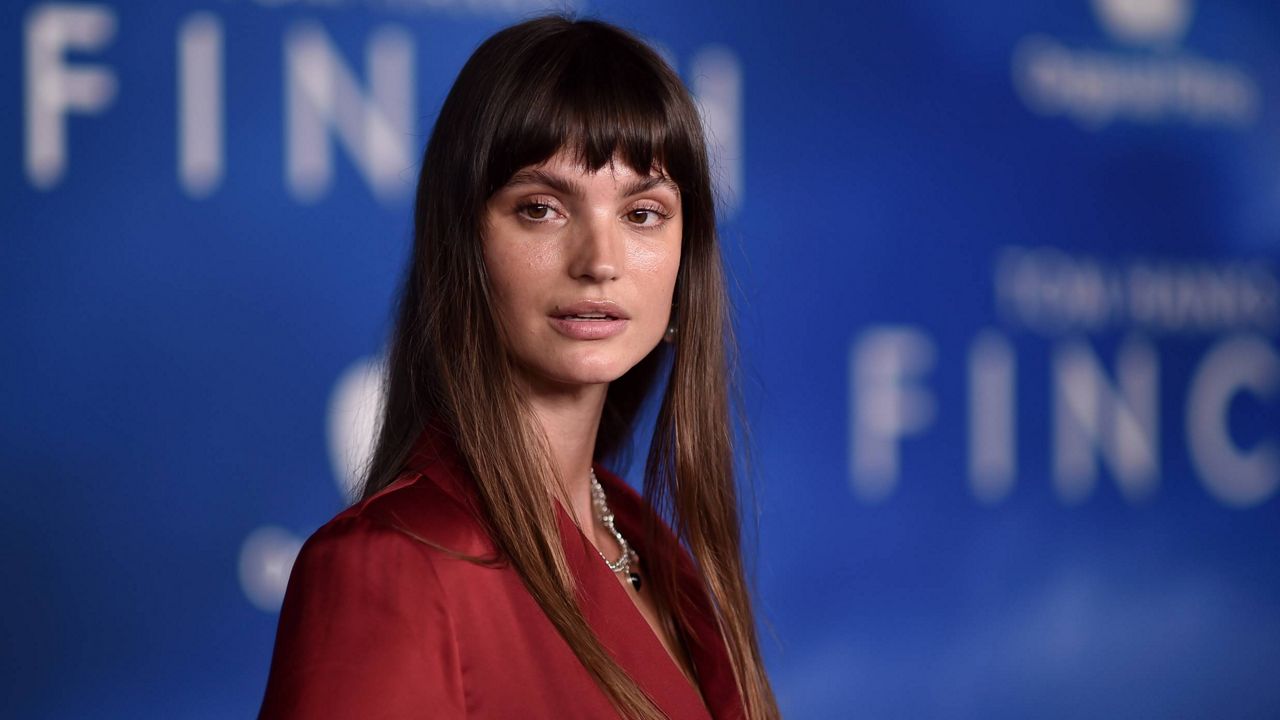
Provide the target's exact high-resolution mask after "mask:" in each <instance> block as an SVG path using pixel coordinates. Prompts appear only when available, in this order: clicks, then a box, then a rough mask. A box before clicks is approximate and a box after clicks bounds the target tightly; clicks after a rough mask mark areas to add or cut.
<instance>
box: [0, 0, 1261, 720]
mask: <svg viewBox="0 0 1280 720" xmlns="http://www.w3.org/2000/svg"><path fill="white" fill-rule="evenodd" d="M540 7H541V4H540V3H537V2H533V1H532V0H252V1H251V0H221V1H218V2H212V1H210V2H194V1H191V0H182V1H175V2H152V3H147V2H84V3H77V4H63V3H46V2H28V1H25V0H19V1H18V2H9V3H6V4H4V5H3V7H0V28H3V30H0V32H2V33H3V36H4V38H5V41H4V42H3V43H2V44H0V47H3V51H2V52H3V55H2V57H0V99H2V104H3V108H4V109H5V112H3V113H0V139H2V140H3V144H2V146H0V147H2V150H0V152H3V167H4V171H3V174H2V175H0V195H2V196H3V198H4V199H3V201H0V202H2V203H3V208H4V209H3V212H2V213H0V298H2V299H3V308H4V310H3V314H2V315H0V317H3V323H4V325H3V327H4V333H5V342H4V351H3V353H2V355H0V357H3V363H4V365H3V377H4V381H3V382H4V393H3V396H4V400H5V401H4V409H3V411H2V412H0V423H2V425H0V438H2V440H0V442H2V443H3V445H2V446H0V447H3V456H2V458H0V459H2V460H3V465H2V466H0V467H2V468H3V473H4V482H5V484H4V495H5V500H4V508H5V512H4V517H3V526H4V531H3V538H4V542H3V557H4V558H5V567H6V569H7V576H8V578H9V579H8V582H7V587H8V589H7V590H5V591H3V601H2V602H3V605H2V606H0V610H2V611H3V612H2V614H0V617H2V618H3V619H2V620H0V622H2V623H3V630H4V640H3V645H2V647H3V650H0V662H2V663H3V666H2V667H0V670H2V672H0V702H2V703H3V704H2V706H0V714H3V715H4V716H6V717H24V718H25V717H31V718H54V717H57V718H81V717H130V718H133V717H165V718H229V717H246V716H251V715H252V714H253V713H254V712H255V711H256V709H257V706H258V703H259V701H260V699H261V694H262V690H263V687H264V683H265V678H266V672H267V666H268V662H269V659H270V653H271V646H272V642H273V638H274V631H275V626H276V618H277V616H276V611H277V609H278V605H279V600H280V595H281V593H282V591H283V588H284V583H285V581H286V580H287V577H288V572H289V567H290V563H291V561H292V557H293V554H294V553H296V551H297V547H298V545H299V543H300V542H301V540H302V539H303V538H305V537H306V536H307V535H308V534H310V533H311V532H312V531H313V530H314V529H315V528H316V527H317V526H319V525H320V524H321V523H322V522H324V521H325V520H327V519H328V518H329V517H331V516H332V515H333V514H334V513H336V512H337V511H338V510H340V509H341V508H342V507H343V506H344V505H345V504H346V502H347V497H346V492H347V487H348V483H349V476H350V469H349V468H350V467H351V466H352V464H353V463H354V462H358V460H359V459H360V458H361V457H362V453H363V452H364V451H365V450H366V449H367V443H368V440H367V433H368V430H367V428H368V426H369V424H370V422H371V420H372V414H373V411H374V409H375V408H376V401H377V398H376V394H375V393H374V392H373V390H374V388H373V385H372V378H374V377H375V374H376V370H377V363H378V362H379V357H380V355H381V353H382V351H383V343H384V338H385V335H386V332H387V329H388V323H389V316H390V302H391V299H392V293H393V292H394V290H395V285H396V281H397V279H398V277H399V272H400V269H401V266H402V264H403V262H404V260H405V257H406V253H407V249H408V243H409V234H410V228H411V197H412V193H413V185H414V182H415V180H416V166H417V163H418V160H419V155H420V153H421V151H422V147H423V144H424V143H425V140H426V137H427V135H428V133H429V131H430V128H431V124H432V122H433V119H434V117H435V113H436V111H437V109H438V107H439V104H440V102H441V101H442V100H443V97H444V95H445V93H446V92H447V90H448V87H449V84H450V83H451V82H452V80H453V78H454V76H455V75H456V73H457V71H458V69H459V68H460V67H461V65H462V63H463V62H464V61H465V59H466V58H467V56H468V55H469V53H470V51H471V50H472V49H473V48H474V47H475V46H476V45H477V44H478V43H479V42H480V41H481V40H482V39H483V38H484V37H486V36H487V35H489V34H490V33H492V32H493V31H495V30H496V29H498V28H500V27H502V26H504V25H507V24H510V23H512V22H515V21H517V20H520V19H522V18H524V17H527V16H528V15H529V14H531V13H534V12H536V11H538V10H539V9H540ZM559 7H562V8H563V7H567V8H571V9H577V10H579V11H582V12H585V13H588V14H593V15H598V16H601V17H603V18H605V19H609V20H612V21H615V22H618V23H620V24H623V25H625V26H628V27H631V28H633V29H635V30H637V31H638V32H640V33H642V34H644V35H645V36H647V37H649V38H651V39H652V40H653V41H654V42H655V43H656V44H657V45H659V46H660V47H661V48H662V50H663V52H664V53H666V55H667V56H668V57H669V58H670V59H671V61H672V62H673V63H674V64H675V66H676V67H677V68H678V69H679V70H680V72H681V74H682V75H683V76H684V77H685V78H686V80H687V81H688V83H689V84H690V86H691V88H692V89H693V90H694V92H695V94H696V95H697V96H698V98H699V101H700V103H701V104H702V106H703V109H704V115H705V118H706V121H707V126H708V128H709V129H710V130H711V133H712V135H713V137H714V141H715V155H716V167H717V173H718V178H719V184H720V189H721V191H722V193H723V197H724V202H723V208H722V221H723V226H722V227H723V238H724V243H725V252H726V256H727V258H728V261H729V263H730V266H731V270H732V273H733V276H734V279H735V282H736V286H737V291H736V302H737V305H738V313H739V321H740V330H741V336H742V343H743V356H744V360H745V366H746V374H745V377H746V396H747V405H748V411H749V415H750V419H751V421H752V425H753V434H754V438H755V447H756V451H755V465H754V467H755V477H756V491H757V494H758V496H759V508H760V514H759V518H758V526H759V532H758V536H759V552H758V555H756V556H755V557H756V562H755V565H756V568H757V571H758V593H757V598H758V608H759V611H760V615H761V623H762V628H763V632H764V636H763V637H764V646H765V652H766V656H767V661H768V665H769V669H770V671H771V674H772V677H773V679H774V682H775V683H776V689H777V692H778V695H779V699H780V702H781V704H782V707H783V710H784V713H785V714H786V716H787V717H790V718H844V717H858V718H900V717H922V718H978V717H982V718H1006V717H1007V718H1023V717H1029V716H1032V717H1048V718H1054V717H1134V718H1166V717H1235V718H1264V717H1276V716H1277V714H1280V683H1277V682H1276V680H1275V675H1276V668H1277V667H1280V565H1278V564H1277V562H1276V558H1277V553H1278V552H1280V528H1278V527H1277V507H1278V504H1277V499H1276V495H1277V487H1278V486H1280V348H1278V346H1277V330H1278V328H1280V281H1278V279H1277V278H1278V275H1277V260H1278V259H1280V133H1278V132H1277V128H1278V126H1277V119H1276V118H1277V111H1278V110H1280V10H1277V7H1278V6H1276V5H1275V4H1274V3H1269V2H1265V1H1262V0H1258V1H1254V2H1246V1H1244V0H1237V1H1235V2H1228V1H1224V2H1216V3H1197V2H1193V0H1093V1H1092V2H1090V1H1089V0H1067V1H1064V2H1054V3H1010V2H992V1H990V0H985V1H979V2H950V1H948V0H913V1H912V2H894V3H883V2H882V3H873V2H864V3H849V4H835V3H832V4H825V3H813V2H795V3H785V4H784V3H765V2H746V3H729V2H719V3H705V4H695V3H686V2H670V1H668V0H655V1H654V2H651V3H645V4H643V5H635V4H630V3H621V2H599V3H594V4H591V5H585V4H578V5H572V4H570V5H560V6H559ZM632 477H633V478H634V477H635V475H634V473H633V474H632Z"/></svg>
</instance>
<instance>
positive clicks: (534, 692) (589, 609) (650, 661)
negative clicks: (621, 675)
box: [260, 430, 743, 720]
mask: <svg viewBox="0 0 1280 720" xmlns="http://www.w3.org/2000/svg"><path fill="white" fill-rule="evenodd" d="M595 470H596V475H597V476H598V477H599V479H600V483H601V485H603V486H604V488H605V492H606V494H607V495H608V498H609V506H610V509H611V510H612V511H613V512H614V515H615V516H616V522H617V525H618V529H619V530H620V531H621V532H622V534H623V535H624V536H625V537H626V538H627V540H628V542H630V543H632V544H633V545H635V546H636V552H637V553H639V554H640V557H641V558H642V561H643V559H644V558H646V557H647V555H646V554H645V553H646V551H645V548H644V547H642V546H641V545H640V544H639V543H641V542H642V541H643V539H644V538H643V534H642V525H641V523H642V522H643V516H644V513H645V512H647V511H648V508H647V505H646V504H645V502H644V500H643V498H642V497H641V496H640V495H638V494H637V493H636V492H635V491H634V490H632V489H631V487H630V486H628V485H627V484H626V483H625V482H623V481H622V480H621V479H619V478H618V477H617V476H616V475H614V474H613V473H610V472H608V471H606V470H605V469H604V468H601V467H599V466H596V468H595ZM477 502H478V501H477V500H476V498H475V490H474V487H473V485H472V481H471V478H470V474H469V473H468V472H467V471H466V470H465V466H464V465H463V463H462V462H461V461H460V458H459V455H458V452H457V450H456V448H455V447H454V445H453V443H452V441H451V440H449V439H448V438H447V436H445V435H443V434H440V433H438V432H435V431H431V430H428V431H426V432H424V433H423V434H422V436H421V437H420V438H419V440H418V442H417V445H416V446H415V449H414V453H413V456H412V459H411V461H410V463H409V465H408V469H407V470H406V471H405V472H404V473H403V474H402V475H401V476H400V477H399V478H397V479H396V481H395V482H394V483H392V484H391V485H389V486H388V487H386V488H385V489H383V490H382V491H381V492H379V493H377V494H376V495H374V496H373V497H371V498H369V499H367V500H365V501H363V502H360V503H358V504H356V505H354V506H352V507H350V508H348V509H347V510H345V511H343V512H342V513H340V514H339V515H338V516H337V517H335V518H333V519H332V520H330V521H329V522H328V523H326V524H325V525H324V526H323V527H321V528H320V529H319V530H317V531H316V532H315V533H314V534H313V535H312V536H311V537H310V538H308V539H307V541H306V543H305V544H303V546H302V550H301V552H300V553H299V554H298V558H297V560H296V561H295V562H294V565H293V571H292V574H291V575H290V577H289V585H288V589H287V590H286V592H285V597H284V604H283V606H282V608H281V611H280V624H279V628H278V630H277V634H276V644H275V651H274V654H273V656H272V660H271V671H270V675H269V677H268V679H267V689H266V696H265V698H264V700H263V703H262V710H261V713H260V718H265V719H275V718H298V719H302V718H306V719H307V720H310V719H312V718H362V719H365V718H368V719H373V718H385V719H387V720H390V719H392V718H503V719H508V718H511V719H514V718H521V719H524V718H528V719H533V718H556V719H557V720H568V719H570V718H616V717H618V714H617V713H616V711H614V710H613V707H612V706H611V705H610V703H609V701H608V699H607V697H606V696H605V694H604V692H603V691H602V690H600V689H599V687H598V686H597V685H596V683H595V682H594V681H593V680H592V679H591V677H590V675H588V673H587V671H586V668H584V667H583V665H582V664H581V662H579V661H578V659H577V657H576V656H575V655H574V654H573V652H572V650H570V649H569V645H568V643H566V642H565V641H564V639H563V638H562V637H561V636H560V634H559V633H558V632H557V631H556V629H555V626H553V625H552V624H551V621H550V620H548V619H547V616H546V615H545V614H544V613H543V611H542V608H541V607H539V606H538V604H537V602H535V601H534V599H533V596H532V595H530V594H529V591H528V590H527V589H525V586H524V584H523V583H522V582H521V580H520V577H519V575H518V574H517V573H516V571H515V570H514V569H513V568H512V567H511V566H509V565H508V566H504V567H501V568H486V567H483V566H480V565H477V564H474V563H471V562H468V561H466V560H461V559H457V558H453V557H451V556H449V555H448V554H446V553H443V552H441V551H439V550H437V549H435V548H432V547H430V546H428V545H426V544H423V543H421V542H418V541H417V540H414V539H413V538H411V537H409V536H408V535H407V534H406V533H404V532H402V531H400V530H398V529H395V527H392V526H393V525H395V526H396V527H400V528H405V529H407V530H409V531H411V532H413V533H415V534H417V535H419V536H421V537H424V538H427V539H429V540H431V541H433V542H436V543H438V544H441V545H443V546H445V547H448V548H451V549H454V550H458V551H460V552H463V553H467V554H471V555H488V554H490V553H491V552H492V551H493V547H494V546H493V544H492V541H491V540H490V538H489V536H488V534H487V533H486V532H485V531H484V530H483V529H482V526H480V525H479V524H478V523H477V522H476V521H475V519H474V516H473V515H472V514H470V513H469V512H468V510H467V509H466V508H467V507H468V506H471V507H476V506H477V505H476V503H477ZM556 512H557V516H558V520H559V526H560V533H561V538H562V543H563V547H564V552H565V555H566V556H567V558H568V561H569V565H570V567H571V568H572V570H573V572H574V574H575V575H576V576H577V578H578V580H579V582H580V583H581V587H582V592H583V596H582V607H583V611H584V613H585V615H586V618H587V621H588V622H589V623H590V624H591V627H592V628H593V629H594V630H595V632H596V634H597V635H598V636H599V638H600V640H601V642H602V643H603V644H604V646H605V648H606V649H607V650H608V651H609V652H610V653H612V654H613V656H614V657H615V658H616V659H617V661H618V662H619V664H620V665H621V666H622V668H623V669H624V670H625V671H627V673H629V674H630V675H631V677H632V678H634V679H635V680H636V681H637V682H638V683H639V684H640V686H641V687H642V688H644V689H645V690H646V691H647V692H648V693H649V694H650V696H651V697H653V698H654V700H655V701H657V703H658V706H659V707H660V708H661V709H662V710H663V711H664V712H666V714H667V716H668V717H670V718H674V719H678V720H684V719H685V718H697V719H700V720H701V719H706V718H716V719H717V720H723V719H724V718H741V717H742V716H743V712H742V709H741V700H740V698H739V695H738V692H737V686H736V684H735V683H734V680H733V673H732V671H731V669H730V666H729V661H728V655H727V653H726V650H725V645H724V642H723V640H722V639H721V636H720V634H719V631H718V630H717V628H716V625H715V621H714V618H713V617H712V616H711V614H710V606H709V604H708V602H707V597H706V594H705V593H704V592H702V591H701V590H698V589H695V590H694V592H693V594H692V596H691V597H688V599H687V600H684V601H686V602H690V603H692V605H691V607H692V608H693V609H694V610H695V615H696V617H697V628H696V634H695V637H693V638H692V639H691V640H692V641H691V642H690V643H689V654H690V659H691V661H692V663H693V664H694V668H695V672H696V675H697V677H698V678H699V682H700V685H701V689H702V695H703V697H705V699H706V704H705V705H704V703H703V699H702V698H700V697H699V694H698V691H697V690H695V689H694V687H693V686H692V685H690V684H689V681H688V680H686V679H685V676H684V674H683V673H681V672H680V670H679V668H678V667H677V666H676V664H675V663H674V662H673V661H672V659H671V657H670V656H669V655H668V654H667V651H666V650H665V649H664V648H663V646H662V643H661V642H660V641H659V640H658V637H657V636H656V635H655V634H654V633H653V630H652V629H651V628H650V627H649V624H648V623H647V622H646V621H645V619H644V616H643V615H641V614H640V611H639V609H638V608H637V607H636V606H635V603H634V602H633V601H632V600H631V598H630V597H629V596H628V595H627V592H626V590H625V589H623V587H622V586H621V584H620V583H619V582H618V580H617V579H616V577H615V576H614V574H613V572H612V571H610V570H609V569H608V567H606V566H605V563H604V560H603V559H601V557H600V555H599V554H598V553H597V552H596V551H595V549H594V548H593V547H592V545H591V544H590V542H589V541H588V540H587V539H586V536H585V535H583V534H582V531H581V530H579V529H578V527H577V526H576V525H574V523H573V521H572V520H570V518H569V515H568V514H567V513H566V512H565V510H564V508H563V506H561V505H560V504H559V503H557V505H556ZM663 531H664V533H666V535H665V537H666V538H668V539H670V540H671V541H672V542H673V541H674V540H673V539H671V535H670V530H669V528H666V527H665V526H664V527H663ZM570 539H572V541H570ZM678 564H679V567H680V572H681V573H682V574H683V575H684V577H685V578H686V581H687V582H686V584H685V586H686V587H690V588H698V587H699V586H698V584H697V583H696V582H695V581H694V580H693V577H694V576H693V569H692V568H693V565H692V562H691V560H690V558H689V555H688V553H687V552H686V551H684V550H683V549H682V550H681V551H680V557H679V558H678ZM682 595H684V594H683V593H682Z"/></svg>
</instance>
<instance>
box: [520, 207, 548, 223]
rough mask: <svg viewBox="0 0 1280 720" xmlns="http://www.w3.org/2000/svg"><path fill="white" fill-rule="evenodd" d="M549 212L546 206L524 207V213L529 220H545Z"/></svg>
mask: <svg viewBox="0 0 1280 720" xmlns="http://www.w3.org/2000/svg"><path fill="white" fill-rule="evenodd" d="M550 210H551V208H549V207H547V206H546V205H538V204H533V205H525V206H524V213H525V215H527V216H528V217H529V219H531V220H542V219H544V218H546V217H547V213H548V212H550Z"/></svg>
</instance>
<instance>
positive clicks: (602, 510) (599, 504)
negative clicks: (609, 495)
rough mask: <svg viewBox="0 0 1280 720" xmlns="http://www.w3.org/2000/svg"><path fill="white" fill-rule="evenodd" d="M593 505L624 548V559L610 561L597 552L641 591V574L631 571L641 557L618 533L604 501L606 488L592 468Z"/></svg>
mask: <svg viewBox="0 0 1280 720" xmlns="http://www.w3.org/2000/svg"><path fill="white" fill-rule="evenodd" d="M591 504H592V505H594V506H595V509H596V517H597V518H598V519H599V520H600V522H602V523H604V526H605V527H606V528H608V529H609V532H611V533H613V536H614V537H615V538H617V540H618V546H619V547H621V548H622V557H620V558H618V559H617V560H609V558H607V557H605V556H604V553H602V552H600V548H596V552H598V553H600V558H601V559H602V560H604V562H605V564H606V565H608V566H609V569H610V570H612V571H614V572H616V573H618V572H620V573H622V574H623V575H624V576H626V578H627V579H628V580H630V581H631V586H632V587H634V588H635V589H636V590H639V589H640V574H639V573H636V572H634V571H632V570H631V562H632V561H633V560H634V561H635V562H637V563H638V562H640V556H639V555H637V554H636V551H635V550H632V549H631V546H630V545H628V544H627V539H626V538H624V537H622V533H620V532H618V528H616V527H614V524H613V513H612V512H611V511H610V510H609V505H608V504H607V503H605V500H604V488H603V487H601V486H600V480H599V479H597V478H596V469H595V468H591Z"/></svg>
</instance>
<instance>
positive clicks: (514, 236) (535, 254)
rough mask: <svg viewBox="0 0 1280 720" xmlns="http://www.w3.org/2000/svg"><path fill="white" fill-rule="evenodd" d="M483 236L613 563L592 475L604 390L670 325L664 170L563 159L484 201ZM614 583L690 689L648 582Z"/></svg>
mask: <svg viewBox="0 0 1280 720" xmlns="http://www.w3.org/2000/svg"><path fill="white" fill-rule="evenodd" d="M484 236H485V237H484V250H485V264H486V268H487V270H488V272H489V276H490V279H491V282H492V286H493V288H494V291H495V292H494V294H495V308H494V310H495V314H496V316H497V317H498V318H499V321H500V322H501V323H502V325H503V329H504V331H505V334H506V338H507V342H508V345H509V349H510V350H511V352H512V354H513V355H514V356H515V358H516V360H517V362H518V365H519V366H520V368H521V371H522V372H521V380H522V381H523V382H524V383H525V384H526V390H527V396H528V398H529V401H530V404H531V406H532V408H533V412H534V415H535V417H536V419H537V420H538V422H539V423H540V424H541V426H542V428H543V429H544V430H545V432H546V436H547V438H548V439H549V442H550V450H551V460H552V463H553V464H554V466H555V470H556V472H557V474H558V475H559V477H560V478H561V479H562V482H563V483H564V488H563V492H564V496H565V497H566V498H567V503H566V509H567V510H568V511H569V513H570V515H571V516H572V517H573V518H574V520H575V522H577V524H578V526H579V527H580V528H582V531H583V533H584V534H585V535H586V536H587V538H588V539H590V540H591V541H592V542H593V543H594V544H595V546H596V548H597V549H599V550H600V551H601V553H602V554H604V555H605V556H606V557H608V558H610V559H613V558H617V557H619V556H620V554H621V548H620V547H619V545H618V542H617V540H616V539H615V538H614V537H613V535H612V534H610V533H609V531H608V529H607V528H605V527H604V525H603V524H602V523H600V522H599V520H598V519H597V518H596V517H595V513H594V512H593V509H592V505H591V487H590V474H589V473H590V468H591V464H592V460H593V457H592V456H593V450H594V448H595V441H596V434H597V431H598V429H599V426H600V417H601V413H602V411H603V408H604V402H605V396H606V394H607V392H608V388H609V383H610V382H612V381H614V380H616V379H618V378H619V377H621V376H622V375H623V374H624V373H626V372H627V371H628V370H630V369H631V368H632V367H634V366H635V364H636V363H638V362H639V361H640V360H641V359H643V358H644V357H645V356H646V355H647V354H648V353H649V352H650V351H651V350H652V349H653V348H654V347H656V346H657V344H658V343H659V342H661V340H662V336H663V333H664V332H665V331H666V328H667V324H668V322H669V320H670V317H671V301H672V295H673V292H674V288H675V280H676V273H677V270H678V269H679V262H680V244H681V236H682V217H681V214H680V197H679V189H678V188H677V187H676V186H675V184H674V183H672V182H670V181H669V180H666V179H665V178H664V177H663V176H662V174H661V172H660V171H655V172H651V173H650V174H649V175H640V174H637V173H636V172H635V171H634V170H632V169H631V168H629V167H627V166H626V165H625V163H621V162H616V163H614V164H607V165H605V166H604V167H603V168H601V169H600V170H599V171H597V172H589V171H587V170H586V169H584V168H582V167H581V166H578V165H576V164H575V163H574V162H573V160H572V158H571V156H570V155H568V154H567V153H565V152H563V151H562V152H560V153H557V154H556V155H553V156H552V157H551V158H550V159H548V160H547V161H546V162H544V163H542V164H541V165H539V166H533V167H530V168H524V169H522V170H521V171H520V172H517V173H516V175H515V176H514V177H513V179H512V181H511V182H509V183H508V184H507V185H506V186H504V187H503V188H500V189H499V190H498V191H497V192H496V193H495V194H494V195H493V197H492V198H490V200H489V203H488V206H487V208H486V215H485V233H484ZM583 302H588V303H591V302H603V303H609V305H608V308H610V310H609V313H610V316H611V317H613V316H620V317H613V319H612V320H610V319H609V318H601V317H586V316H585V315H583V314H581V313H574V314H572V315H568V316H566V315H565V312H566V309H570V310H572V308H574V307H579V308H580V303H583ZM602 307H603V306H602ZM592 312H594V311H592ZM600 321H605V322H600ZM610 323H612V324H610ZM602 327H609V328H612V329H610V330H609V331H608V333H606V334H607V337H590V336H589V335H591V333H596V332H597V331H599V329H600V328H602ZM566 328H567V329H566ZM580 328H581V330H579V329H580ZM552 490H553V492H555V491H556V489H555V488H553V489H552ZM556 494H557V495H558V494H559V493H556ZM616 577H617V578H618V582H619V583H621V585H622V587H623V588H624V590H625V591H626V592H627V595H628V597H630V598H631V599H632V601H634V602H635V604H636V607H637V608H638V609H639V611H640V613H641V615H643V616H644V618H645V620H646V621H648V623H649V626H650V627H651V628H652V629H653V632H654V634H655V635H656V636H657V637H658V639H659V640H660V641H661V642H662V645H663V647H665V648H666V650H667V653H668V654H669V655H671V658H672V661H673V662H674V663H675V664H676V666H677V667H679V668H680V670H681V671H682V672H683V673H684V675H685V677H686V678H688V679H689V681H690V683H691V684H693V685H694V687H695V688H696V683H694V682H693V679H692V673H691V672H690V664H689V661H688V658H687V657H686V656H685V654H684V653H683V651H682V650H681V648H680V644H679V642H678V641H677V640H676V638H675V636H674V634H673V629H672V628H670V627H669V623H667V622H665V621H664V620H663V618H661V617H660V615H659V613H658V611H657V607H656V604H655V603H654V599H653V598H652V596H651V590H650V587H649V584H648V583H642V589H641V590H639V591H637V590H636V589H635V588H634V587H632V585H631V583H630V582H629V581H628V580H627V579H626V578H625V577H623V576H622V575H621V574H616Z"/></svg>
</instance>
